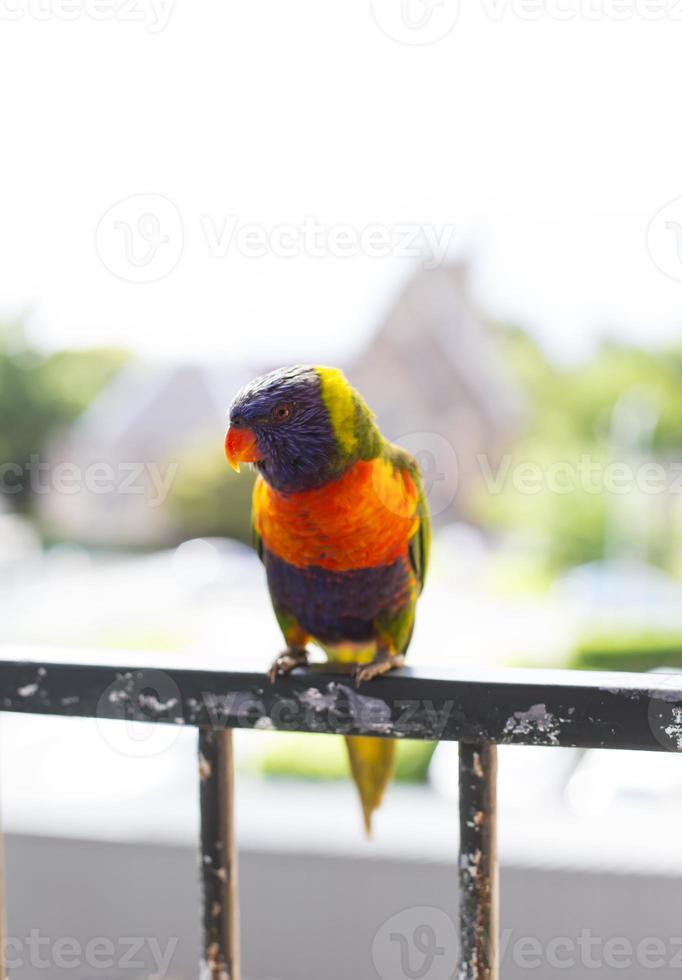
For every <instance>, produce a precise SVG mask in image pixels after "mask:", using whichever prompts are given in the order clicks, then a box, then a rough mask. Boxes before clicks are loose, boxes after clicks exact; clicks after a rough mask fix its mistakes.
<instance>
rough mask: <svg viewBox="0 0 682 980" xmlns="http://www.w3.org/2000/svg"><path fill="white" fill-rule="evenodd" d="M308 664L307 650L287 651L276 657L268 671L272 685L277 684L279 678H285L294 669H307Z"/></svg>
mask: <svg viewBox="0 0 682 980" xmlns="http://www.w3.org/2000/svg"><path fill="white" fill-rule="evenodd" d="M307 663H308V651H307V650H293V649H292V650H285V651H284V653H280V655H279V657H275V659H274V660H273V662H272V666H271V667H270V670H269V671H268V679H269V681H270V683H271V684H274V683H275V680H276V679H277V678H278V677H285V676H286V675H287V674H289V673H290V672H291V671H292V670H293V669H294V667H305V666H306V664H307Z"/></svg>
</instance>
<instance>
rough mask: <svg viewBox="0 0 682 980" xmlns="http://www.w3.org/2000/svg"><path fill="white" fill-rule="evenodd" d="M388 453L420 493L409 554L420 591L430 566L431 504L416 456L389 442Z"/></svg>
mask: <svg viewBox="0 0 682 980" xmlns="http://www.w3.org/2000/svg"><path fill="white" fill-rule="evenodd" d="M386 454H387V456H388V458H389V459H391V461H392V462H393V464H394V466H396V467H397V468H398V469H399V470H407V472H408V473H409V474H410V476H411V477H412V479H413V480H414V484H415V486H416V488H417V493H418V494H419V497H418V502H417V515H418V517H419V527H418V528H417V531H416V532H415V534H414V535H413V536H412V538H411V539H410V544H409V556H410V564H411V565H412V568H413V569H414V572H415V575H416V576H417V581H418V583H419V591H420V592H421V590H422V589H423V588H424V581H425V579H426V572H427V569H428V566H429V554H430V552H431V517H430V515H429V505H428V502H427V500H426V494H425V493H424V484H423V483H422V478H421V473H420V472H419V466H418V464H417V460H416V459H415V458H414V456H410V454H409V453H407V452H405V450H404V449H401V448H400V447H399V446H394V445H392V444H389V445H388V446H387V447H386Z"/></svg>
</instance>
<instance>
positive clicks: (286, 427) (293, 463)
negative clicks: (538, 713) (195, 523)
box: [225, 365, 430, 833]
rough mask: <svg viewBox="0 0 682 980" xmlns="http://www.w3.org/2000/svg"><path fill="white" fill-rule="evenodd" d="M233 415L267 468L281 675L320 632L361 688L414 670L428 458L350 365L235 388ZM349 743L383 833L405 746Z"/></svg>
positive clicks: (285, 373)
mask: <svg viewBox="0 0 682 980" xmlns="http://www.w3.org/2000/svg"><path fill="white" fill-rule="evenodd" d="M229 422H230V424H229V429H228V432H227V436H226V438H225V451H226V454H227V458H228V460H229V462H230V464H231V465H232V467H233V468H234V469H236V470H238V469H239V464H240V463H242V462H249V463H253V464H254V465H255V467H256V469H257V471H258V478H257V480H256V484H255V487H254V493H253V513H252V524H253V533H254V542H255V546H256V549H257V551H258V554H259V555H260V558H261V560H262V561H263V563H264V565H265V569H266V572H267V580H268V587H269V590H270V596H271V599H272V604H273V606H274V611H275V615H276V617H277V621H278V623H279V626H280V628H281V630H282V633H283V634H284V638H285V640H286V646H287V648H286V651H285V652H284V653H282V654H281V655H280V656H279V657H277V659H276V660H275V662H274V663H273V665H272V668H271V671H270V677H271V679H272V680H274V678H275V677H276V676H277V674H285V673H288V672H289V671H290V670H292V669H293V668H294V667H296V666H300V665H303V664H305V663H306V662H307V651H306V644H307V643H308V642H313V643H315V644H317V645H318V646H319V647H321V648H322V649H323V650H324V651H325V653H326V655H327V657H328V659H329V660H335V661H342V662H345V663H352V664H354V667H353V674H354V677H355V682H356V684H359V683H361V682H363V681H368V680H370V679H371V678H373V677H376V676H378V675H380V674H384V673H386V672H387V671H389V670H391V669H393V668H395V667H400V666H402V664H403V662H404V657H405V652H406V650H407V647H408V645H409V642H410V638H411V636H412V629H413V626H414V616H415V606H416V602H417V597H418V595H419V593H420V592H421V589H422V586H423V584H424V576H425V574H426V567H427V562H428V555H429V543H430V521H429V514H428V508H427V504H426V498H425V495H424V490H423V487H422V483H421V479H420V475H419V469H418V466H417V463H416V461H415V460H414V459H413V457H412V456H410V455H409V454H408V453H407V452H405V451H404V450H402V449H401V448H399V447H398V446H395V445H392V444H391V443H390V442H388V441H387V440H386V439H384V437H383V436H382V435H381V433H380V432H379V429H378V428H377V426H376V423H375V420H374V415H373V414H372V412H371V411H370V409H369V408H368V407H367V405H366V404H365V402H364V401H363V399H362V397H361V396H360V395H359V394H358V392H357V391H355V389H354V388H352V387H351V385H350V384H349V383H348V381H347V380H346V378H345V377H344V375H343V373H342V372H341V371H339V370H337V369H336V368H330V367H312V366H300V365H299V366H295V367H289V368H282V369H280V370H277V371H273V372H271V373H270V374H266V375H264V376H263V377H260V378H256V379H255V380H254V381H252V382H251V383H250V384H248V385H246V386H245V387H244V388H242V389H241V391H240V392H239V393H238V394H237V396H236V397H235V399H234V401H233V402H232V405H231V407H230V418H229ZM346 743H347V746H348V752H349V757H350V765H351V771H352V774H353V778H354V779H355V782H356V785H357V787H358V790H359V793H360V799H361V802H362V807H363V813H364V818H365V826H366V829H367V831H368V833H369V830H370V826H371V815H372V812H373V810H374V809H375V808H376V807H377V806H378V805H379V803H380V802H381V797H382V795H383V792H384V789H385V787H386V785H387V783H388V781H389V779H390V777H391V772H392V768H393V759H394V753H395V745H394V742H393V741H392V740H389V739H380V738H372V737H365V736H348V737H347V738H346Z"/></svg>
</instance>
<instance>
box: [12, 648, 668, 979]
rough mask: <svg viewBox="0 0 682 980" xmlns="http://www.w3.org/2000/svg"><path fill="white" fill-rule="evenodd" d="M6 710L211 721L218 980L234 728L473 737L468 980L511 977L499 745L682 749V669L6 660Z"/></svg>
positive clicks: (207, 802) (206, 758)
mask: <svg viewBox="0 0 682 980" xmlns="http://www.w3.org/2000/svg"><path fill="white" fill-rule="evenodd" d="M0 711H9V712H22V713H35V714H43V715H62V716H74V717H88V718H100V719H125V720H127V721H144V722H149V721H155V722H159V723H160V724H173V725H190V726H194V727H196V728H198V729H199V733H198V749H199V786H200V793H199V795H200V805H201V852H200V854H201V875H202V882H203V921H204V952H203V955H204V959H203V964H202V972H201V975H202V977H204V976H205V977H208V978H211V980H239V976H240V965H239V926H238V922H239V918H238V897H237V856H236V846H235V829H234V799H233V782H234V759H233V750H232V737H231V731H230V730H231V729H233V728H260V729H266V730H275V729H278V730H283V731H299V732H326V733H330V734H331V733H337V734H359V735H373V736H376V737H379V738H411V739H429V740H451V741H459V742H460V753H459V757H460V765H459V793H460V853H459V886H460V940H461V942H460V959H459V966H458V976H459V978H460V980H497V978H498V976H499V967H498V953H497V921H498V912H497V908H498V895H497V851H496V827H497V812H496V770H497V755H496V748H495V746H496V744H515V745H548V746H566V747H569V746H578V747H585V748H611V749H642V750H658V751H664V750H668V751H675V752H678V751H682V675H676V674H648V675H642V674H615V673H614V674H598V673H591V672H582V671H580V672H575V671H534V670H488V671H480V672H471V671H467V672H455V671H450V672H438V673H437V674H436V673H430V672H424V671H414V670H403V671H400V672H396V673H394V674H390V675H388V676H385V677H382V678H377V679H376V680H374V681H372V682H371V683H368V684H363V685H362V686H361V687H360V688H359V689H358V688H356V686H355V684H354V683H353V680H352V678H351V677H350V676H349V674H348V673H347V672H346V671H344V670H342V669H341V670H338V671H334V672H332V671H331V670H330V668H329V666H328V665H324V666H320V667H310V668H306V669H305V670H303V669H301V670H296V671H294V672H293V673H292V674H290V675H289V676H288V677H285V678H279V679H278V680H277V681H276V683H275V684H274V685H273V684H271V683H270V682H269V681H268V680H267V678H266V676H265V675H264V674H260V673H249V672H243V671H206V670H186V669H173V668H169V669H167V670H159V669H155V668H141V667H135V666H131V667H122V666H118V665H111V666H108V665H103V664H96V665H93V664H67V663H55V662H52V661H45V662H37V661H27V660H0ZM1 938H2V937H0V939H1ZM1 946H2V943H1V942H0V947H1ZM456 967H457V964H454V963H453V964H452V969H453V971H454V970H455V968H456ZM0 971H2V967H1V966H0ZM3 980H4V978H3Z"/></svg>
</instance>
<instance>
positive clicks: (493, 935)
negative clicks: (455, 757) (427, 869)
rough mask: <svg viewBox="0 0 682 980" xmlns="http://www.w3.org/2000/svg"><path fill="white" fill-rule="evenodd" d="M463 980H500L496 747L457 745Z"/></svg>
mask: <svg viewBox="0 0 682 980" xmlns="http://www.w3.org/2000/svg"><path fill="white" fill-rule="evenodd" d="M459 835H460V836H459V901H460V908H459V922H460V962H459V980H498V977H499V963H498V873H497V747H496V746H495V745H490V744H487V743H486V744H483V743H480V744H478V743H476V744H471V743H467V742H460V743H459Z"/></svg>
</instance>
